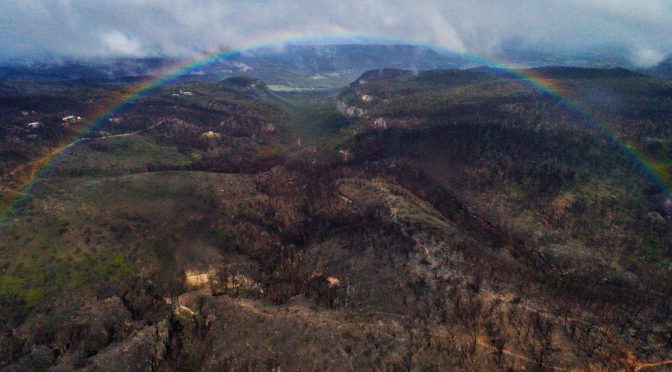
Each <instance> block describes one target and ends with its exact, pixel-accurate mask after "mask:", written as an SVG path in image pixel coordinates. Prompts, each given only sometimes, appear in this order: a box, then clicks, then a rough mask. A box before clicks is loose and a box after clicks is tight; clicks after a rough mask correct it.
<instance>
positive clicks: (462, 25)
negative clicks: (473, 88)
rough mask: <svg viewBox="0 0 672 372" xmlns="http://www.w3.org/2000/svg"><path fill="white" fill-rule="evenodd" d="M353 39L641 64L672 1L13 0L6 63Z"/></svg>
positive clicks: (657, 41)
mask: <svg viewBox="0 0 672 372" xmlns="http://www.w3.org/2000/svg"><path fill="white" fill-rule="evenodd" d="M320 35H331V36H333V35H342V37H343V39H347V38H348V36H349V35H362V36H371V37H385V38H389V39H393V40H394V39H399V40H408V41H416V42H420V43H426V44H433V45H440V46H442V47H444V48H446V49H451V50H455V51H462V52H467V53H476V54H486V55H487V54H496V53H498V52H499V51H500V50H501V48H502V47H503V46H504V45H507V43H510V42H511V41H512V40H515V41H516V42H517V43H518V44H520V45H522V46H524V47H528V48H536V49H543V50H547V51H556V52H573V51H578V50H582V49H589V48H594V47H597V46H610V47H617V48H621V49H622V50H624V51H627V52H628V53H629V58H630V59H631V60H632V61H633V62H634V63H638V64H641V65H646V64H652V63H655V62H657V61H658V60H660V59H661V58H662V57H663V56H665V55H666V54H667V53H669V52H671V51H672V2H670V1H669V0H647V1H646V2H642V1H641V0H564V1H560V0H556V1H553V0H534V1H533V0H499V1H486V0H472V1H462V0H443V1H440V0H412V1H402V0H357V1H351V0H341V1H332V0H329V1H327V0H276V1H270V0H268V1H263V0H229V1H217V0H191V1H189V0H154V1H150V0H97V1H91V0H13V1H5V2H2V4H0V58H4V59H9V58H14V57H28V58H30V57H40V56H58V57H75V58H79V57H102V56H119V55H129V56H149V55H172V56H188V55H191V54H193V53H202V52H208V51H213V50H221V49H226V48H242V47H247V46H250V45H259V44H264V43H268V42H271V41H279V40H282V39H286V38H292V37H294V38H300V37H306V36H320Z"/></svg>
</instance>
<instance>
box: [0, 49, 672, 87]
mask: <svg viewBox="0 0 672 372" xmlns="http://www.w3.org/2000/svg"><path fill="white" fill-rule="evenodd" d="M495 59H497V60H503V61H507V63H510V64H512V65H516V66H529V67H535V66H581V67H587V66H589V67H598V66H599V67H604V66H610V67H626V68H633V66H631V65H630V64H629V63H628V62H627V61H626V60H625V59H624V57H623V55H622V53H621V54H619V53H616V52H613V51H612V53H611V54H608V55H606V54H605V55H602V54H599V53H597V52H595V53H592V54H591V53H589V52H586V53H584V54H581V55H578V54H577V55H571V56H563V55H553V54H550V53H544V52H533V51H525V50H521V49H515V48H509V49H506V50H505V51H503V52H502V55H501V56H498V57H496V58H495ZM179 62H181V61H178V60H175V59H170V58H120V59H107V60H89V61H65V62H63V61H58V62H53V61H52V62H42V63H31V64H18V63H17V64H14V65H8V66H4V67H3V66H0V81H5V82H6V81H17V80H24V81H25V80H30V81H54V80H55V81H62V80H68V81H73V80H83V81H101V82H109V81H116V80H119V79H126V80H128V79H136V78H138V77H143V76H147V75H152V74H157V73H158V71H162V70H164V69H166V68H170V66H173V65H176V64H178V63H179ZM479 64H482V63H478V62H477V61H476V60H474V59H470V58H468V57H466V56H462V55H458V54H441V53H437V52H436V51H434V50H432V49H430V48H428V47H424V46H415V45H364V44H345V45H288V46H285V47H282V48H267V49H261V50H257V51H253V52H247V53H243V54H238V55H233V56H223V57H222V58H221V59H220V60H219V61H217V62H215V63H213V64H211V65H210V66H208V67H207V68H205V69H202V70H199V71H196V72H193V73H191V74H190V75H189V76H188V77H187V78H188V79H190V80H200V81H219V80H223V79H226V78H229V77H232V76H241V75H244V76H249V77H252V78H257V79H261V80H263V81H264V82H266V83H267V84H268V85H269V87H270V88H271V89H279V90H282V89H288V90H292V89H296V88H297V87H300V88H306V89H320V88H336V87H342V86H346V85H347V84H349V83H350V82H352V81H353V80H355V79H356V78H357V77H359V76H360V75H361V74H362V73H363V72H365V71H369V70H376V69H384V68H395V69H405V70H431V69H447V68H468V67H476V66H478V65H479ZM646 72H648V73H651V74H655V75H657V76H660V77H664V78H670V77H672V59H668V60H666V61H665V62H663V63H661V64H660V65H659V66H658V67H656V68H653V69H650V70H647V71H646Z"/></svg>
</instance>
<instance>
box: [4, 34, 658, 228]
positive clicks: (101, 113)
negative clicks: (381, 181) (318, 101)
mask: <svg viewBox="0 0 672 372" xmlns="http://www.w3.org/2000/svg"><path fill="white" fill-rule="evenodd" d="M343 42H359V43H362V42H373V43H377V44H408V45H417V46H424V47H428V48H431V49H434V50H436V51H438V52H442V53H447V54H452V55H459V56H461V57H463V58H466V59H468V60H470V61H473V62H474V66H477V65H484V66H488V67H491V68H494V69H497V70H500V71H501V72H502V73H503V74H505V75H506V76H508V77H510V78H511V79H513V80H516V81H518V82H520V84H523V85H524V86H526V87H528V88H531V89H533V90H535V91H538V92H540V93H541V94H543V95H545V96H547V97H550V98H552V99H553V100H555V101H557V102H558V103H560V104H561V105H562V106H563V107H564V108H566V109H567V110H568V111H569V112H570V113H572V114H573V115H575V117H576V118H577V119H579V120H580V121H582V122H585V123H587V125H590V126H591V127H592V128H594V129H596V130H597V131H598V132H599V133H600V134H601V135H602V136H603V137H604V138H605V139H606V140H607V141H608V142H609V143H611V144H612V145H613V146H614V147H615V148H616V149H618V151H620V152H621V153H622V154H623V155H625V156H626V157H627V158H628V159H630V160H631V161H632V163H633V164H634V165H635V166H636V167H637V168H638V169H639V170H640V171H641V172H642V173H643V174H644V175H645V176H646V177H647V178H648V179H649V180H650V181H651V182H652V183H653V184H654V185H655V186H656V187H657V188H658V189H659V191H660V192H664V193H665V194H666V196H667V197H668V198H669V197H670V195H671V194H670V189H669V186H668V185H666V183H665V182H664V180H663V179H664V175H663V173H662V171H660V170H656V167H655V166H654V162H653V161H652V160H651V159H647V158H646V156H644V154H643V153H641V152H640V151H638V150H637V148H636V146H634V145H633V144H630V143H627V142H626V141H624V140H623V139H621V138H620V137H619V136H618V135H616V134H614V133H612V132H611V131H610V130H609V129H608V126H607V125H605V124H604V123H603V122H600V121H599V120H596V119H595V118H594V117H592V116H591V115H589V114H588V113H586V111H584V110H582V109H581V108H580V106H579V105H578V103H577V102H576V101H574V100H573V99H572V98H571V97H570V95H569V94H568V93H566V92H564V90H563V88H562V87H561V86H559V85H558V84H557V83H556V82H555V81H554V80H553V79H549V78H547V77H545V76H542V75H541V74H539V73H538V72H535V71H534V70H520V69H515V68H511V67H508V66H507V65H506V64H505V63H503V62H499V61H494V60H491V59H487V58H484V57H480V56H477V55H468V54H464V53H462V52H459V51H458V52H456V51H453V50H449V49H445V48H443V47H441V46H438V45H433V44H429V43H424V42H418V41H415V40H404V39H392V38H389V37H385V36H360V35H347V34H337V35H329V36H300V37H296V36H287V35H281V36H279V37H277V38H276V40H273V41H266V42H263V43H256V44H254V45H252V46H248V47H245V48H240V49H236V50H230V51H224V52H215V53H211V54H209V55H200V56H198V57H196V58H194V59H192V60H190V61H187V62H183V63H180V64H178V65H176V66H172V67H170V68H167V69H164V70H160V71H155V72H154V73H153V74H152V76H155V77H154V78H152V79H150V80H148V81H145V82H142V83H138V84H136V85H133V86H130V87H127V88H126V89H125V93H122V94H120V96H119V97H118V98H116V99H114V100H112V102H111V103H110V104H108V105H107V106H106V107H105V108H103V109H101V110H98V111H97V112H93V113H90V114H89V117H91V119H89V120H87V125H86V126H85V127H84V128H83V129H82V130H80V131H78V132H77V133H76V134H74V135H72V136H71V137H70V138H66V139H65V140H64V141H63V142H62V145H61V146H59V147H57V148H56V149H55V150H53V151H51V152H50V153H48V154H46V155H44V156H43V157H42V158H40V159H39V160H37V161H36V162H35V166H34V167H33V171H32V172H31V174H30V175H29V176H28V177H27V178H26V179H25V180H24V181H23V182H22V183H21V185H20V186H19V187H18V189H17V190H16V192H15V194H16V195H17V196H15V197H14V199H13V200H12V201H11V202H10V203H9V206H8V207H7V208H5V210H4V211H0V228H2V227H3V226H5V225H6V224H7V223H8V222H10V221H11V220H12V217H13V216H14V214H15V212H16V211H17V210H18V209H20V206H21V204H22V203H24V202H25V201H26V200H27V197H28V196H29V195H30V194H31V191H32V190H33V189H34V188H35V186H36V185H37V184H38V182H39V180H41V179H44V178H45V177H46V176H47V175H48V174H49V173H50V171H51V170H52V169H53V167H54V165H55V164H57V163H58V161H59V160H61V159H63V158H64V157H65V156H67V154H68V152H69V150H71V149H72V148H73V147H74V146H75V145H76V144H77V143H79V142H80V140H81V139H82V138H84V137H85V136H87V135H88V134H91V133H92V132H95V131H96V130H98V129H99V128H100V127H101V126H102V125H103V124H104V123H106V122H107V121H108V119H110V118H112V117H113V116H115V115H118V114H119V113H121V112H123V111H124V110H125V109H126V108H128V107H129V106H131V105H133V104H134V103H136V102H137V101H138V100H140V99H141V98H143V97H146V96H147V95H149V94H151V93H152V92H154V91H156V90H157V89H158V88H160V87H161V86H163V85H166V84H169V83H171V82H175V81H176V80H178V79H179V78H181V77H183V76H185V75H189V74H193V73H195V72H198V71H201V70H203V69H205V68H206V67H208V66H210V65H212V64H214V63H217V62H220V61H222V60H226V59H231V58H235V57H238V56H242V55H246V54H252V53H255V52H260V51H264V50H269V49H273V48H282V47H284V46H286V45H296V44H309V43H314V44H327V43H343Z"/></svg>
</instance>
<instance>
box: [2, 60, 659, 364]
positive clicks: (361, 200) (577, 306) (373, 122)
mask: <svg viewBox="0 0 672 372" xmlns="http://www.w3.org/2000/svg"><path fill="white" fill-rule="evenodd" d="M422 53H423V54H422V56H423V59H425V60H429V61H430V62H431V61H432V58H436V61H434V62H432V63H434V64H432V65H427V66H425V68H423V69H422V71H414V70H409V69H405V70H404V69H372V70H370V71H366V72H364V71H361V72H358V73H357V74H356V75H355V76H352V77H351V78H350V79H349V80H348V81H347V82H342V83H337V81H336V80H334V81H333V85H324V86H319V87H317V86H316V85H307V84H304V83H295V84H292V85H286V86H287V87H294V88H296V87H315V88H316V89H313V90H311V89H305V90H304V89H298V88H297V89H273V88H274V86H276V87H275V88H277V85H284V84H285V82H278V81H268V80H267V79H264V78H263V76H249V75H248V76H244V77H241V76H235V77H227V78H226V79H223V80H220V79H213V78H209V79H206V78H205V77H200V78H185V79H183V80H178V81H175V82H170V83H167V84H164V85H162V86H160V87H159V88H158V89H156V90H155V91H153V92H152V93H151V94H148V95H147V96H145V97H141V98H139V99H138V100H137V101H136V102H134V103H133V104H132V105H128V107H126V108H125V109H124V110H123V111H120V112H117V113H115V114H114V116H113V117H105V116H102V117H103V118H104V120H98V119H97V118H98V117H101V115H100V112H101V111H104V108H106V107H110V105H111V104H112V103H113V102H117V101H118V100H119V97H127V96H130V95H131V94H130V93H131V92H130V90H131V85H130V84H127V82H125V81H123V80H119V81H114V83H111V82H110V81H104V82H100V81H95V82H91V81H80V80H77V81H78V83H76V84H75V83H72V82H71V81H70V82H68V81H65V82H64V81H52V80H49V79H45V80H41V81H39V80H38V81H37V82H36V81H33V80H31V81H30V82H21V81H18V80H14V81H11V82H9V83H6V84H7V85H8V86H11V87H12V89H11V90H8V91H4V90H3V91H0V118H1V119H2V124H0V149H1V150H0V175H1V178H0V196H1V199H0V208H1V209H0V210H1V211H3V212H4V213H2V214H0V216H3V218H4V219H3V221H2V225H0V368H1V369H2V370H3V371H4V370H7V371H21V370H30V369H33V370H48V369H51V370H56V371H69V370H92V371H93V370H143V369H149V370H234V369H236V370H240V369H244V370H300V369H307V370H369V369H384V370H509V369H511V370H530V369H532V370H551V369H555V370H569V369H584V370H589V369H596V370H641V369H647V368H648V369H652V368H659V367H661V366H663V367H664V366H665V365H668V364H669V363H670V362H669V360H670V359H671V357H670V355H671V354H670V353H671V352H672V302H671V300H670V298H671V296H670V295H672V285H670V283H672V280H671V279H672V278H671V277H672V245H671V244H670V242H671V241H672V199H670V194H669V190H670V189H669V188H670V186H672V183H671V182H670V180H672V173H671V168H672V152H670V149H672V122H670V117H671V116H670V114H672V112H671V111H670V110H672V109H671V108H672V83H671V82H669V81H666V80H662V79H660V78H657V77H653V76H649V75H645V74H643V73H640V72H632V71H629V70H624V69H601V68H569V67H553V68H539V69H537V70H534V71H522V72H521V74H537V75H542V76H544V77H545V78H546V79H547V80H548V81H550V82H552V83H553V84H554V85H553V86H558V87H562V89H563V92H566V97H571V98H572V99H573V100H574V101H576V102H578V103H577V107H579V109H577V110H578V111H580V112H581V113H589V114H590V118H596V119H595V120H587V119H586V117H587V115H583V116H582V115H577V112H576V111H574V112H573V111H572V110H568V108H567V105H566V104H564V103H563V102H561V101H558V99H557V98H556V97H553V96H551V95H549V94H547V93H545V92H543V91H540V90H539V89H537V88H535V87H534V86H530V85H529V84H525V83H524V82H521V81H520V79H515V78H514V77H512V76H511V75H510V74H504V73H503V72H502V71H500V70H495V69H489V68H467V69H454V68H448V67H464V66H445V65H441V64H440V63H447V62H446V61H445V60H443V59H440V58H439V57H434V56H433V55H431V54H429V52H427V51H423V52H422ZM287 56H288V57H285V58H286V59H287V61H290V62H291V63H292V64H293V63H296V62H295V60H296V59H297V58H299V57H297V56H296V55H295V54H293V53H291V52H290V53H289V54H287ZM430 57H431V58H430ZM325 58H326V60H333V58H331V57H325ZM367 58H368V57H367ZM369 59H370V58H369ZM255 61H257V62H256V63H262V62H264V59H263V58H261V59H257V60H255ZM280 61H281V62H282V63H278V62H276V63H278V64H279V65H283V64H284V65H285V66H287V65H290V62H287V61H285V60H282V59H281V60H280ZM292 61H294V62H292ZM312 61H314V64H312V65H311V64H307V65H306V67H305V69H299V70H298V71H302V73H303V72H305V71H308V72H310V74H314V73H315V71H313V69H314V70H316V71H323V72H324V71H327V72H333V71H332V70H339V71H340V68H344V69H345V68H348V69H349V68H350V66H349V65H348V63H345V62H342V66H341V67H339V68H338V69H331V68H327V67H324V66H323V65H321V64H320V63H322V62H324V60H322V59H319V58H313V59H312ZM356 62H358V63H360V62H361V61H356ZM250 64H252V62H250ZM362 64H363V65H367V64H366V63H362ZM400 64H402V63H400ZM403 65H407V63H406V62H404V63H403ZM315 66H317V67H315ZM343 66H345V67H343ZM373 67H375V66H373ZM287 68H288V69H290V67H287ZM291 70H292V71H297V69H296V67H295V66H294V65H291ZM270 71H276V70H275V69H270ZM269 74H270V73H269ZM276 76H277V75H276ZM333 76H337V75H333ZM338 76H339V79H340V78H341V77H342V75H338ZM219 77H220V76H218V78H219ZM315 81H320V80H319V79H318V80H315ZM338 82H340V80H338ZM267 84H268V85H267ZM346 84H347V85H346ZM343 85H345V86H343ZM36 87H38V88H36ZM317 88H319V89H317ZM186 92H188V93H189V94H187V93H186ZM24 112H25V113H26V114H25V115H24ZM67 115H81V116H83V121H82V122H81V123H73V124H67V125H65V124H63V120H62V119H63V117H65V116H67ZM96 120H98V122H97V123H96V124H95V125H90V124H93V123H92V121H96ZM34 121H39V122H40V123H42V124H41V125H40V126H39V127H37V128H32V127H28V126H27V125H26V124H27V123H30V122H34ZM614 139H617V140H618V141H615V140H614ZM624 144H627V146H626V145H624ZM628 146H630V147H628ZM633 149H636V150H637V151H635V150H633ZM54 153H57V155H55V156H51V155H50V154H54ZM635 155H637V156H635ZM47 164H48V166H45V165H47ZM642 164H653V165H651V167H652V168H653V169H654V170H655V171H656V172H657V173H655V174H654V176H655V177H653V176H652V175H651V174H649V173H647V172H646V169H644V170H643V169H641V167H642ZM27 185H28V186H27Z"/></svg>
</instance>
